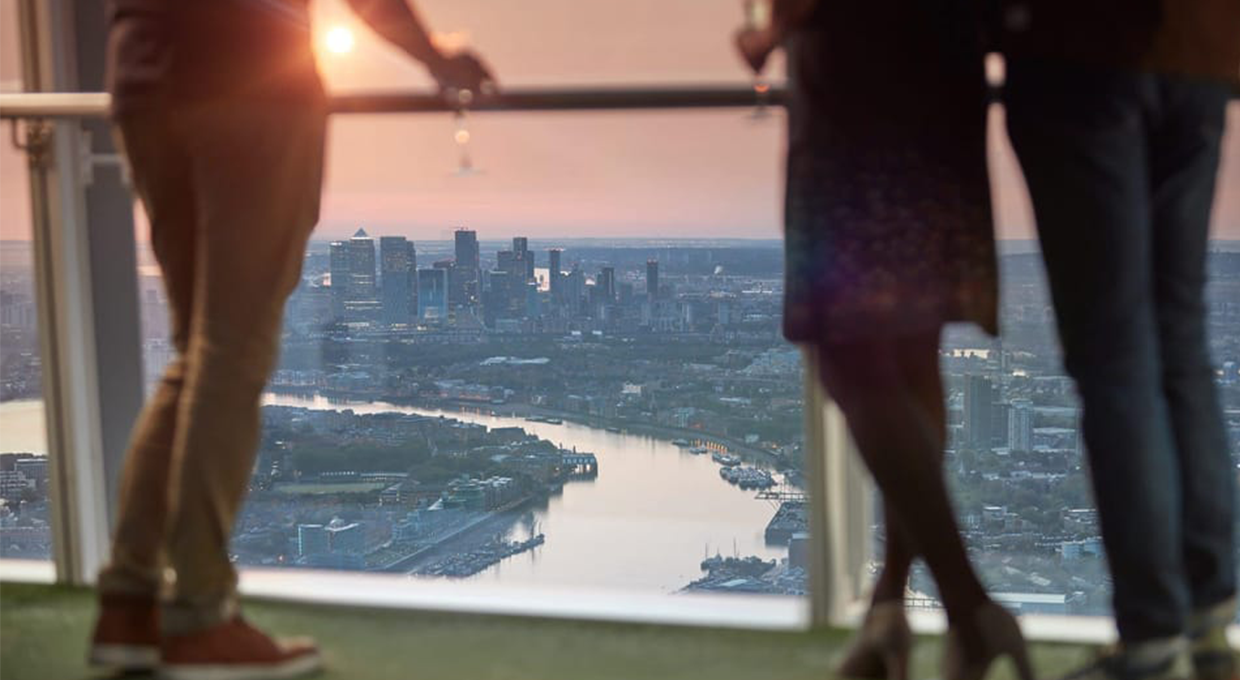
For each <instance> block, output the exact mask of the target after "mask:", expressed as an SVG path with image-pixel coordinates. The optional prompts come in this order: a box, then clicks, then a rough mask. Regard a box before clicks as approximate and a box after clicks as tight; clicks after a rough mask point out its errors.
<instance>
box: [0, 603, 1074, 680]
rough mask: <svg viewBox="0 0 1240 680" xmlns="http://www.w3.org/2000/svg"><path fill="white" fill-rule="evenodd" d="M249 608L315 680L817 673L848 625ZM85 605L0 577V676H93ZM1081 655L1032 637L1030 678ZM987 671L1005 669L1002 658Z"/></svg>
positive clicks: (766, 677)
mask: <svg viewBox="0 0 1240 680" xmlns="http://www.w3.org/2000/svg"><path fill="white" fill-rule="evenodd" d="M245 610H246V613H247V616H248V617H249V618H250V619H251V620H253V621H254V622H255V623H257V624H258V625H260V626H263V627H265V628H269V629H271V630H277V631H280V632H281V633H285V634H308V635H313V636H314V637H316V638H317V639H318V640H319V642H320V643H321V645H322V647H323V649H324V651H325V656H326V658H327V661H328V664H329V670H328V672H326V673H324V674H323V675H321V676H319V677H320V678H322V679H323V680H380V679H383V680H389V679H390V680H527V679H528V680H560V679H563V680H639V679H640V680H645V679H664V678H666V679H668V680H680V679H685V680H688V679H698V678H701V679H703V680H733V679H736V680H740V679H742V678H743V679H747V680H748V679H753V680H783V679H785V678H786V679H789V680H792V679H800V678H805V679H811V678H812V679H813V680H826V679H827V678H830V677H832V675H831V668H832V666H833V664H834V663H835V661H836V660H837V658H838V655H839V654H840V653H841V650H842V646H843V644H844V643H845V641H846V640H847V633H845V632H841V631H826V632H813V633H773V632H749V631H736V630H717V629H707V628H684V627H669V626H650V625H630V624H611V623H585V622H576V621H561V620H549V619H530V618H516V617H499V616H476V615H456V614H435V613H421V612H406V611H393V610H374V609H360V608H342V607H325V606H315V605H300V604H279V603H269V602H248V603H246V606H245ZM93 613H94V601H93V599H92V595H91V593H90V592H89V591H87V590H81V589H69V588H60V587H53V586H32V585H24V584H10V583H5V584H2V585H0V680H61V679H67V680H79V679H85V678H97V677H100V676H99V674H96V673H92V672H91V671H90V670H89V669H87V667H86V665H85V663H84V661H83V659H84V655H85V641H86V637H87V635H88V633H89V629H90V626H91V623H92V617H93ZM938 655H939V644H938V640H936V639H934V638H925V639H923V640H921V641H920V643H919V645H918V647H917V650H916V658H915V673H914V677H915V678H933V677H937V676H938V672H937V663H938ZM1089 655H1090V652H1089V651H1088V650H1086V649H1083V648H1080V647H1075V646H1065V645H1038V646H1037V647H1036V649H1035V659H1036V663H1037V666H1038V672H1039V675H1040V676H1042V677H1054V676H1055V675H1058V674H1059V673H1062V672H1063V671H1064V670H1065V669H1067V668H1070V667H1072V666H1074V665H1076V664H1078V663H1080V662H1082V661H1084V660H1085V659H1086V658H1088V656H1089ZM991 677H992V678H996V679H998V678H1010V677H1013V674H1012V673H1011V669H1010V667H1009V665H1008V664H1003V665H1002V666H999V667H997V668H996V670H995V671H994V672H992V673H991Z"/></svg>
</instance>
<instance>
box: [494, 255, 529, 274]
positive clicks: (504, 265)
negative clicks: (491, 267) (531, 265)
mask: <svg viewBox="0 0 1240 680" xmlns="http://www.w3.org/2000/svg"><path fill="white" fill-rule="evenodd" d="M495 269H496V270H497V271H501V272H505V273H508V274H511V275H512V276H516V275H517V273H518V272H519V271H524V270H523V269H522V268H521V267H519V266H518V260H517V254H516V252H515V251H512V250H501V251H499V252H498V253H496V254H495Z"/></svg>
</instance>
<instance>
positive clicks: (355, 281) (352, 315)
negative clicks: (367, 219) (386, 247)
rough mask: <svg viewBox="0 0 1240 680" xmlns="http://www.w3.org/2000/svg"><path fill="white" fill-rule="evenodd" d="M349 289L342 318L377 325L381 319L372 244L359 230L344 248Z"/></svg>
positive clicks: (361, 230)
mask: <svg viewBox="0 0 1240 680" xmlns="http://www.w3.org/2000/svg"><path fill="white" fill-rule="evenodd" d="M346 249H347V258H348V277H347V278H348V281H349V288H348V291H347V294H346V295H345V298H344V318H345V320H346V321H349V322H354V323H378V321H379V317H380V316H381V314H380V311H381V307H380V303H379V289H378V286H377V285H376V282H375V242H374V239H372V238H370V236H369V235H367V234H366V230H364V229H358V230H357V233H355V234H353V238H351V239H349V241H348V243H347V244H346Z"/></svg>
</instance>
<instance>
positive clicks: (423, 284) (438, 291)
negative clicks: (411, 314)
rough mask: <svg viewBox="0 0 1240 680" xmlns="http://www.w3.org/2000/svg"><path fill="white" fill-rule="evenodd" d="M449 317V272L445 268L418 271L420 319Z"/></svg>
mask: <svg viewBox="0 0 1240 680" xmlns="http://www.w3.org/2000/svg"><path fill="white" fill-rule="evenodd" d="M447 317H448V270H447V268H443V267H436V268H434V269H419V270H418V318H420V319H424V320H434V319H446V318H447Z"/></svg>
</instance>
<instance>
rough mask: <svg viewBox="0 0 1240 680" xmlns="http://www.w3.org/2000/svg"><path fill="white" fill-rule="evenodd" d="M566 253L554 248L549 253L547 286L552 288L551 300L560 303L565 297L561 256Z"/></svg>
mask: <svg viewBox="0 0 1240 680" xmlns="http://www.w3.org/2000/svg"><path fill="white" fill-rule="evenodd" d="M563 254H564V251H562V250H560V249H559V248H552V249H551V250H548V251H547V285H548V286H550V287H551V299H552V300H555V301H556V302H560V301H561V298H562V297H563V295H564V293H563V282H562V281H561V278H562V276H563V273H562V272H561V271H560V256H561V255H563Z"/></svg>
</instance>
